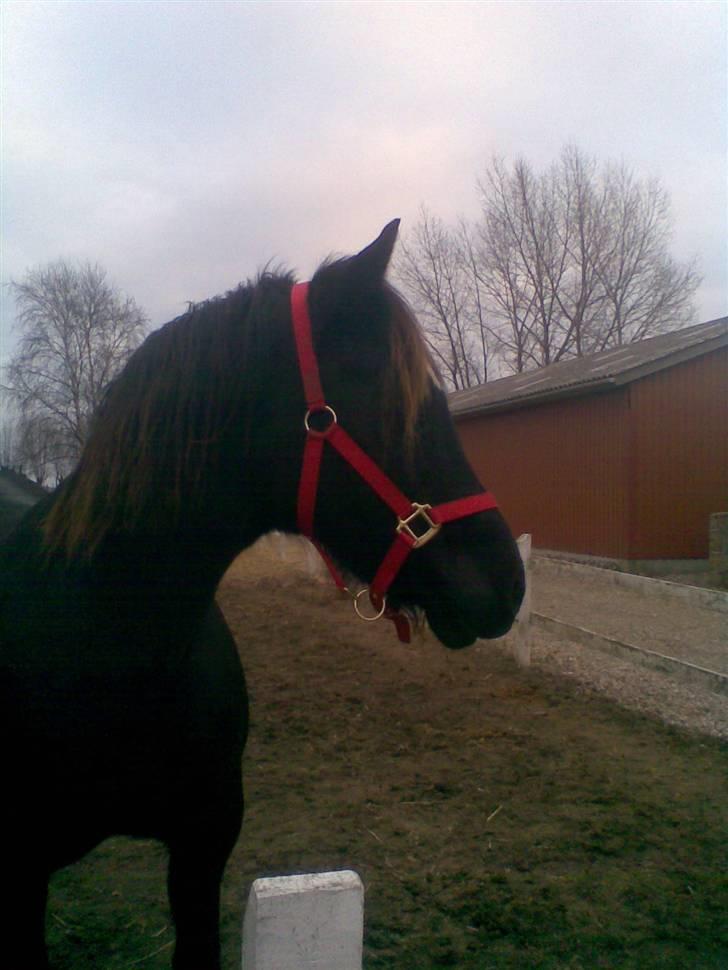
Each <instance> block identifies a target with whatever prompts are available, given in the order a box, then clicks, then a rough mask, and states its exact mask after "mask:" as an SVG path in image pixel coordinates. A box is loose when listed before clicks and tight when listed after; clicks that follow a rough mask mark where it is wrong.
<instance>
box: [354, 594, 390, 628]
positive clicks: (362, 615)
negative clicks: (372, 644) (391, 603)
mask: <svg viewBox="0 0 728 970" xmlns="http://www.w3.org/2000/svg"><path fill="white" fill-rule="evenodd" d="M368 592H369V587H368V586H365V587H364V589H360V590H359V592H358V593H357V594H356V596H355V597H354V612H355V613H356V615H357V616H358V617H359V619H360V620H365V621H366V622H367V623H373V622H374V621H375V620H380V619H381V618H382V617H383V616H384V611H385V610H386V608H387V597H386V596H383V597H382V605H381V608H380V610H379V612H378V613H377V615H376V616H367V615H366V614H365V613H362V611H361V609H360V608H359V597H361V596H363V595H364V593H368ZM372 606H374V604H373V603H372ZM375 608H376V607H375Z"/></svg>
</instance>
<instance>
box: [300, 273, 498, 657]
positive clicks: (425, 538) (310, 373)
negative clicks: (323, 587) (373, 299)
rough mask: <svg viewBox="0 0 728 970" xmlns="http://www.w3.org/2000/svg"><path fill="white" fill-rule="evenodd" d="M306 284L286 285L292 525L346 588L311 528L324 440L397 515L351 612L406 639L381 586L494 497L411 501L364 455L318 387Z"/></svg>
mask: <svg viewBox="0 0 728 970" xmlns="http://www.w3.org/2000/svg"><path fill="white" fill-rule="evenodd" d="M308 286H309V284H308V283H296V284H295V285H294V286H293V289H292V290H291V318H292V321H293V334H294V337H295V340H296V350H297V351H298V365H299V368H300V372H301V379H302V381H303V390H304V395H305V397H306V408H307V410H306V415H305V417H304V421H303V423H304V427H305V429H306V444H305V446H304V450H303V465H302V468H301V478H300V481H299V485H298V507H297V519H298V528H299V530H300V531H301V533H302V534H303V535H304V536H306V537H307V538H308V539H310V540H311V542H312V543H313V544H314V546H315V547H316V549H318V551H319V553H320V555H321V557H322V558H323V560H324V562H325V563H326V565H327V567H328V569H329V572H330V573H331V576H332V578H333V580H334V582H335V583H336V585H337V586H338V587H339V589H342V590H346V586H345V585H344V581H343V580H342V578H341V576H340V574H339V571H338V570H337V568H336V566H335V565H334V563H333V562H332V560H331V557H330V556H329V555H328V553H327V552H326V550H325V549H324V548H323V546H321V545H320V543H319V542H318V541H317V540H316V538H315V536H314V529H313V519H314V512H315V509H316V494H317V491H318V481H319V473H320V470H321V458H322V456H323V450H324V445H325V444H326V443H327V442H328V443H329V444H330V445H331V447H332V448H334V450H335V451H337V452H338V453H339V455H340V456H341V457H342V458H343V459H344V461H346V462H347V463H348V464H349V465H351V467H352V468H353V469H354V471H356V472H357V474H358V475H360V476H361V478H363V479H364V481H365V482H366V483H367V484H368V485H369V486H370V487H371V488H372V489H373V490H374V491H375V492H376V494H377V495H378V496H379V498H380V499H381V500H382V501H383V502H384V503H385V505H388V506H389V508H390V509H391V510H392V511H393V512H394V514H395V515H396V517H397V525H396V528H395V530H394V538H393V541H392V545H391V546H390V547H389V550H388V552H387V553H386V554H385V556H384V559H383V560H382V562H381V564H380V566H379V568H378V569H377V571H376V573H375V575H374V578H373V579H372V581H371V583H370V585H369V587H368V588H365V589H362V590H360V591H359V592H358V593H357V594H356V595H355V596H354V609H355V610H356V614H357V616H359V617H360V618H361V619H362V620H378V619H379V618H380V617H382V616H386V617H387V618H388V619H390V620H392V622H393V623H394V624H395V626H396V628H397V633H398V635H399V638H400V640H402V641H403V642H404V643H409V640H410V627H409V620H408V619H407V617H406V616H405V615H404V614H403V613H399V612H397V611H396V610H393V609H390V608H389V607H388V606H387V590H388V589H389V587H390V586H391V585H392V583H393V582H394V580H395V577H396V576H397V573H398V572H399V570H400V569H401V568H402V566H403V565H404V563H405V561H406V559H407V557H408V556H409V555H410V553H411V552H412V551H413V550H415V549H420V548H422V546H424V545H426V544H427V543H428V542H430V541H431V540H432V539H434V538H435V536H436V535H437V534H438V532H439V531H440V529H441V528H442V526H443V525H445V524H446V523H448V522H454V521H455V520H456V519H462V518H465V517H466V516H469V515H474V514H475V513H476V512H484V511H486V510H487V509H495V508H497V507H498V503H497V502H496V500H495V498H494V497H493V495H492V494H491V493H490V492H479V493H478V494H477V495H470V496H468V497H467V498H460V499H456V500H455V501H453V502H444V503H442V504H441V505H435V506H432V505H428V504H423V503H420V502H411V501H410V500H409V499H408V498H406V497H405V496H404V495H403V494H402V492H400V490H399V489H398V488H397V486H396V485H395V484H394V482H392V481H391V480H390V479H389V478H388V477H387V476H386V475H385V474H384V472H383V471H382V469H381V468H380V467H379V466H378V465H377V464H376V463H375V462H374V461H372V459H371V458H370V457H369V455H367V454H366V452H364V451H362V449H361V448H360V447H359V445H358V444H357V443H356V442H355V441H354V440H353V438H351V437H350V436H349V435H348V434H347V433H346V431H344V429H343V428H342V427H341V425H340V424H339V422H338V420H337V417H336V412H335V411H334V409H333V408H332V407H331V406H330V405H329V404H327V403H326V399H325V397H324V392H323V389H322V387H321V379H320V376H319V369H318V362H317V360H316V353H315V351H314V347H313V339H312V336H311V317H310V315H309V312H308ZM315 415H320V418H319V421H325V422H326V424H325V427H324V428H323V430H319V429H318V428H316V427H313V426H312V418H313V417H314V416H315ZM318 423H319V422H318V421H317V424H318ZM367 592H368V593H369V601H370V603H371V606H372V608H373V610H374V613H373V614H372V615H368V614H366V613H365V612H364V607H363V606H362V605H361V600H362V598H363V597H364V595H365V594H366V593H367Z"/></svg>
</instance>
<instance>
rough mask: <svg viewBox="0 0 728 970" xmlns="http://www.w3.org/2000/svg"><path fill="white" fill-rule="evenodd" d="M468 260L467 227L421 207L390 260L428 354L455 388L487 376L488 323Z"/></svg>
mask: <svg viewBox="0 0 728 970" xmlns="http://www.w3.org/2000/svg"><path fill="white" fill-rule="evenodd" d="M473 258H474V257H473V252H472V243H471V239H470V236H469V230H468V227H467V225H466V224H464V223H461V225H460V226H459V227H458V229H457V230H450V229H448V227H447V226H446V225H445V224H444V222H443V221H442V220H441V219H439V218H438V217H437V216H433V215H432V214H430V213H429V212H428V211H427V210H426V209H425V208H424V207H423V208H422V209H421V210H420V221H419V222H418V224H417V225H416V226H415V228H414V230H413V231H412V233H411V234H410V236H409V238H407V239H406V240H404V241H403V242H402V243H401V244H400V247H399V255H398V258H397V261H396V263H395V274H396V276H397V278H398V279H399V280H400V282H401V283H402V284H403V285H404V287H405V289H406V291H407V293H408V296H409V298H410V300H411V302H412V304H413V306H414V308H415V310H416V311H417V313H418V316H419V317H420V319H421V320H422V322H423V325H424V330H425V339H426V340H427V343H428V346H429V348H430V350H431V352H432V355H433V357H434V359H435V360H436V361H437V363H438V365H439V367H440V370H441V371H442V373H443V375H444V377H445V379H446V380H447V381H448V383H449V384H450V385H451V386H452V387H454V388H462V387H470V386H471V385H472V384H478V383H481V382H482V381H485V380H487V374H488V340H487V326H486V322H485V317H484V307H483V304H482V297H481V293H480V289H479V284H478V280H477V276H476V275H475V273H474V268H473V264H472V260H473Z"/></svg>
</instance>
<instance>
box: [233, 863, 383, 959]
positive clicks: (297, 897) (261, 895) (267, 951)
mask: <svg viewBox="0 0 728 970" xmlns="http://www.w3.org/2000/svg"><path fill="white" fill-rule="evenodd" d="M363 937H364V886H363V885H362V881H361V879H360V878H359V876H358V875H357V873H355V872H352V871H351V870H342V871H340V872H318V873H306V874H305V875H300V876H274V877H272V878H269V879H256V880H255V882H254V883H253V885H252V887H251V890H250V895H249V897H248V905H247V907H246V910H245V920H244V923H243V970H361V968H362V946H363Z"/></svg>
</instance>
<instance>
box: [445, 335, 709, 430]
mask: <svg viewBox="0 0 728 970" xmlns="http://www.w3.org/2000/svg"><path fill="white" fill-rule="evenodd" d="M726 345H728V317H721V318H720V319H718V320H711V321H710V322H708V323H701V324H698V325H697V326H695V327H686V328H685V329H684V330H676V331H675V332H674V333H666V334H661V335H660V336H659V337H650V338H649V339H647V340H640V341H637V342H636V343H633V344H625V345H624V346H623V347H616V348H613V349H611V350H604V351H602V352H601V353H598V354H591V355H590V356H588V357H576V358H571V359H569V360H563V361H560V362H559V363H558V364H550V365H549V366H548V367H541V368H539V369H538V370H533V371H528V372H527V373H525V374H514V375H513V376H512V377H503V378H501V379H500V380H497V381H489V382H488V383H487V384H480V385H478V386H477V387H469V388H467V389H466V390H463V391H454V392H453V393H452V394H450V395H449V403H450V410H451V412H452V413H453V414H454V415H465V414H477V413H480V412H484V411H494V410H505V409H508V408H513V407H521V406H525V405H527V404H532V403H537V402H539V401H543V400H550V399H556V398H561V397H567V396H570V395H576V394H588V393H590V392H592V391H601V390H608V389H609V388H610V387H619V386H620V385H622V384H628V383H630V382H631V381H635V380H638V379H639V378H641V377H645V376H646V375H647V374H652V373H655V372H656V371H660V370H664V369H665V368H667V367H672V366H674V365H675V364H679V363H682V362H683V361H685V360H690V359H691V358H693V357H698V356H700V355H701V354H706V353H709V352H710V351H712V350H715V349H717V348H718V347H723V346H726Z"/></svg>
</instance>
